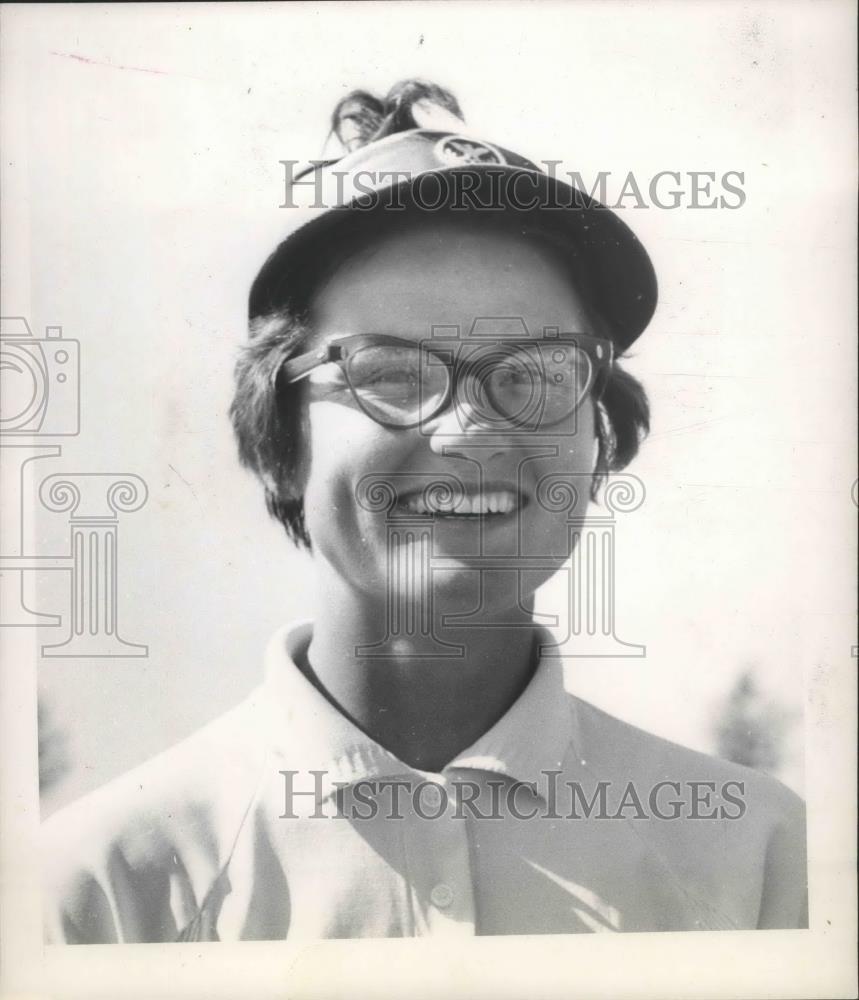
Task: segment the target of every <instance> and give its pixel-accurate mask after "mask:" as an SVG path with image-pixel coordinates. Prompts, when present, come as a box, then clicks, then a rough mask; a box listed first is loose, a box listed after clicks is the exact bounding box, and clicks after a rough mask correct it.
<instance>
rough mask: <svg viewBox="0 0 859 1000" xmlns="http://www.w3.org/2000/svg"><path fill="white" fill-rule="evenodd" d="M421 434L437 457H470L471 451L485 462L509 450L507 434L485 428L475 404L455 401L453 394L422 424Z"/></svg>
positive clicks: (490, 427) (467, 400) (460, 399)
mask: <svg viewBox="0 0 859 1000" xmlns="http://www.w3.org/2000/svg"><path fill="white" fill-rule="evenodd" d="M421 432H422V433H423V434H425V435H426V436H427V437H428V438H429V446H430V450H431V451H433V452H434V453H435V454H436V455H448V456H451V455H453V456H456V455H460V456H463V457H469V453H470V452H473V453H476V454H478V455H479V456H480V458H481V459H483V460H488V459H490V458H493V457H495V456H496V455H500V454H503V453H504V452H505V451H508V450H509V449H510V447H511V442H510V440H509V431H505V430H504V429H503V428H496V427H492V426H487V425H486V422H485V418H484V419H483V420H481V419H480V410H479V408H478V406H477V405H475V403H473V402H471V401H470V400H469V399H467V398H465V399H463V398H459V399H455V398H454V394H451V399H450V401H449V402H448V404H447V406H446V407H445V408H444V409H443V410H442V411H441V413H437V414H436V415H435V416H434V417H433V418H432V419H431V420H427V421H425V422H424V423H423V424H422V425H421Z"/></svg>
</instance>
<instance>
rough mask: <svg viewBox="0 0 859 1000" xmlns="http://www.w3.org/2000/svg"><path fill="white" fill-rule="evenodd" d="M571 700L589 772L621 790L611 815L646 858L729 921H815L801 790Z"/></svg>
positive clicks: (616, 791) (793, 924)
mask: <svg viewBox="0 0 859 1000" xmlns="http://www.w3.org/2000/svg"><path fill="white" fill-rule="evenodd" d="M570 697H571V698H572V702H573V711H574V718H575V720H576V731H575V737H574V741H575V743H576V751H577V752H578V753H579V754H580V755H581V758H582V761H584V762H585V764H584V766H583V767H582V771H583V772H587V776H588V779H589V780H590V781H591V783H599V782H606V783H607V787H608V788H609V789H611V791H612V792H613V793H614V795H613V799H612V801H613V802H614V804H615V805H617V804H618V803H620V805H621V808H618V810H617V812H615V813H614V814H613V815H612V818H618V817H619V816H620V817H622V818H623V819H628V820H630V821H631V825H632V827H633V829H634V832H635V835H636V838H637V842H638V843H639V845H640V849H641V851H642V857H647V858H648V859H649V863H651V864H654V865H655V866H656V869H657V870H659V871H661V872H662V873H663V874H664V876H665V877H666V879H667V880H668V881H669V882H671V883H672V884H675V885H676V886H678V887H680V888H681V891H682V893H683V894H684V895H685V896H687V897H690V898H694V899H696V900H698V901H699V903H700V905H702V906H704V907H705V908H706V909H707V911H708V912H710V913H717V914H719V916H718V917H717V918H714V919H717V921H721V922H722V925H724V926H740V927H743V926H757V927H770V928H774V927H803V926H807V869H806V831H805V804H804V803H803V801H802V799H801V798H800V797H799V796H798V795H797V794H796V793H795V792H793V791H791V789H789V788H787V787H786V786H785V785H784V784H782V783H781V782H780V781H777V780H776V779H775V778H773V777H770V776H769V775H767V774H763V773H762V772H759V771H755V770H753V769H751V768H748V767H743V766H742V765H740V764H735V763H732V762H731V761H726V760H720V759H719V758H717V757H712V756H710V755H708V754H704V753H699V752H698V751H695V750H690V749H688V748H686V747H683V746H680V745H678V744H677V743H673V742H671V741H670V740H666V739H663V738H661V737H659V736H655V735H653V734H652V733H648V732H645V731H644V730H642V729H639V728H638V727H637V726H633V725H630V724H629V723H627V722H623V721H621V720H620V719H617V718H615V717H613V716H611V715H609V714H608V713H606V712H603V711H601V710H600V709H598V708H595V707H594V706H593V705H589V704H588V703H587V702H583V701H581V700H579V699H577V698H573V697H572V696H570ZM582 761H580V762H579V763H582ZM701 901H703V902H701Z"/></svg>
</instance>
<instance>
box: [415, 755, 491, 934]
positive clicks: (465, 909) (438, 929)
mask: <svg viewBox="0 0 859 1000" xmlns="http://www.w3.org/2000/svg"><path fill="white" fill-rule="evenodd" d="M410 792H411V794H410V796H409V801H408V803H407V808H406V811H405V816H406V819H405V825H404V840H405V856H406V865H407V869H408V871H407V873H406V874H407V881H408V883H409V885H410V892H411V898H412V911H413V914H414V933H415V935H416V936H418V937H471V936H473V935H474V934H475V903H474V882H473V877H472V871H471V859H470V848H469V839H468V829H467V823H466V821H465V819H464V818H463V816H462V814H461V811H460V806H459V801H458V790H457V786H456V783H455V782H451V781H450V780H449V779H448V778H446V777H445V776H443V775H433V776H432V777H428V778H426V779H419V780H415V781H413V782H412V783H411V788H410Z"/></svg>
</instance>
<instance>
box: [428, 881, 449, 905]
mask: <svg viewBox="0 0 859 1000" xmlns="http://www.w3.org/2000/svg"><path fill="white" fill-rule="evenodd" d="M430 899H431V900H432V903H433V906H437V907H438V908H439V909H440V910H445V909H447V907H448V906H450V904H451V903H452V902H453V889H451V887H450V886H449V885H445V883H444V882H439V884H438V885H434V886H433V887H432V892H430Z"/></svg>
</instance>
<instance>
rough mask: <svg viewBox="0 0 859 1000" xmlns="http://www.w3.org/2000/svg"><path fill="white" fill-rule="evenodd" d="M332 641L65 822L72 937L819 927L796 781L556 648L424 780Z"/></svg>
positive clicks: (283, 655)
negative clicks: (377, 726)
mask: <svg viewBox="0 0 859 1000" xmlns="http://www.w3.org/2000/svg"><path fill="white" fill-rule="evenodd" d="M311 634H312V626H311V625H310V624H309V623H303V624H299V625H297V626H293V627H292V628H287V629H282V630H280V631H279V632H278V633H276V634H275V636H274V637H273V639H272V641H271V643H270V644H269V647H268V650H267V654H266V678H265V682H264V683H263V684H262V685H261V686H260V687H259V688H257V689H256V690H255V691H254V692H253V693H252V694H251V695H250V696H249V697H248V698H247V700H246V701H244V702H243V703H242V704H241V705H239V706H238V707H237V708H235V709H233V710H232V711H231V712H228V713H227V714H226V715H224V716H222V717H220V718H219V719H216V720H215V721H214V722H212V723H210V724H209V725H208V726H206V727H205V728H204V729H202V730H200V731H199V732H198V733H196V734H194V735H193V736H191V737H190V738H189V739H187V740H185V741H184V742H183V743H181V744H179V745H178V746H176V747H174V748H173V749H171V750H168V751H166V752H165V753H163V754H161V755H159V756H158V757H156V758H154V759H153V760H151V761H149V762H147V763H146V764H144V765H142V766H141V767H139V768H136V769H135V770H134V771H132V772H129V773H128V774H126V775H123V776H122V777H120V778H118V779H116V780H115V781H113V782H111V783H109V784H108V785H106V786H104V787H103V788H101V789H98V790H97V791H95V792H93V793H91V794H90V795H88V796H85V797H84V798H83V799H81V800H79V801H78V802H76V803H74V804H73V805H71V806H69V807H67V808H66V809H64V810H62V811H60V812H59V813H57V814H56V815H55V816H53V817H51V819H50V820H49V821H48V823H47V824H46V825H45V855H44V856H45V868H46V886H45V888H46V900H47V904H48V905H47V936H48V939H49V940H51V941H65V942H69V943H78V942H102V943H104V942H114V941H121V942H144V941H177V940H277V939H285V938H290V939H294V938H296V939H297V938H302V939H312V938H337V937H340V938H342V937H403V936H406V937H408V936H424V935H433V936H443V935H455V936H471V935H474V934H537V933H576V932H602V931H607V932H612V931H629V930H713V929H733V928H745V929H748V928H756V927H780V928H786V927H802V926H806V924H807V917H806V907H805V899H806V869H805V824H804V812H803V806H802V802H801V800H800V799H798V798H797V796H795V795H794V794H793V793H792V792H790V791H789V790H788V789H786V788H785V787H784V786H782V785H781V784H779V783H778V782H777V781H775V780H773V779H771V778H768V777H766V776H764V775H762V774H760V773H757V772H754V771H751V770H748V769H746V768H743V767H740V766H738V765H734V764H730V763H727V762H725V761H721V760H717V759H715V758H711V757H708V756H706V755H703V754H699V753H695V752H693V751H690V750H686V749H684V748H682V747H679V746H677V745H675V744H672V743H669V742H667V741H665V740H662V739H659V738H658V737H655V736H651V735H650V734H647V733H645V732H643V731H641V730H639V729H636V728H635V727H633V726H630V725H627V724H626V723H623V722H621V721H619V720H617V719H614V718H612V717H611V716H609V715H606V714H605V713H603V712H601V711H599V710H598V709H596V708H594V707H593V706H591V705H588V704H587V703H585V702H582V701H580V700H579V699H576V698H574V697H573V696H572V695H570V694H568V693H567V692H566V691H565V689H564V679H563V670H562V665H561V664H562V661H561V660H559V659H557V658H552V657H551V656H544V657H543V658H542V659H541V661H540V664H539V666H538V668H537V671H536V672H535V674H534V677H533V678H532V680H531V682H530V684H529V685H528V687H527V688H526V690H525V691H524V692H523V694H522V695H521V696H520V698H519V699H518V700H517V701H516V703H515V704H514V705H513V706H512V707H511V708H510V709H509V711H508V712H507V713H506V714H505V715H504V716H503V717H502V718H501V719H500V720H499V721H498V722H497V723H496V725H494V726H493V727H492V728H491V729H490V730H489V731H488V732H487V733H485V734H484V735H483V736H482V737H481V738H480V739H479V740H477V741H476V742H475V743H474V744H473V745H472V746H471V747H469V748H468V749H466V750H465V751H463V752H462V753H461V754H459V755H458V756H457V757H456V758H455V759H454V760H452V761H451V762H450V763H449V764H448V765H447V766H446V767H445V768H444V769H443V770H442V771H441V772H440V773H434V774H429V773H426V772H421V771H418V770H416V769H414V768H411V767H409V766H408V765H406V764H404V763H403V762H402V761H400V760H398V759H397V758H396V757H395V756H394V755H393V754H392V753H390V752H389V751H387V750H385V749H384V748H383V747H381V746H380V745H379V744H378V743H376V742H375V741H373V740H372V739H370V737H368V736H367V735H366V734H364V733H363V732H362V731H361V730H359V729H358V728H357V727H356V726H354V725H353V724H352V723H351V722H350V721H349V720H348V719H347V718H346V717H345V716H343V715H342V714H341V713H340V712H338V711H337V709H336V708H335V707H334V706H333V705H331V704H330V703H329V702H328V701H327V700H326V699H325V698H324V697H323V696H322V695H321V694H320V693H319V692H318V691H316V689H315V688H314V687H313V686H312V685H311V684H310V683H309V682H308V681H307V680H306V678H305V677H304V676H303V675H302V674H301V672H300V671H299V669H298V668H297V667H296V665H295V662H294V659H295V657H296V656H297V653H298V651H299V650H301V649H306V647H307V645H308V643H309V641H310V636H311ZM547 642H550V639H549V638H547Z"/></svg>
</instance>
